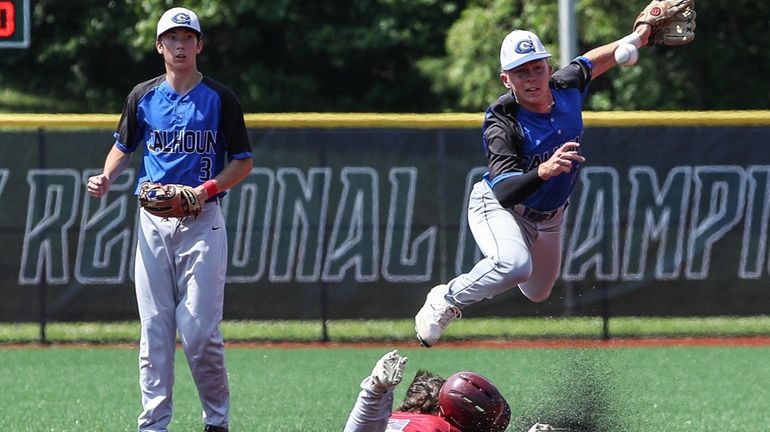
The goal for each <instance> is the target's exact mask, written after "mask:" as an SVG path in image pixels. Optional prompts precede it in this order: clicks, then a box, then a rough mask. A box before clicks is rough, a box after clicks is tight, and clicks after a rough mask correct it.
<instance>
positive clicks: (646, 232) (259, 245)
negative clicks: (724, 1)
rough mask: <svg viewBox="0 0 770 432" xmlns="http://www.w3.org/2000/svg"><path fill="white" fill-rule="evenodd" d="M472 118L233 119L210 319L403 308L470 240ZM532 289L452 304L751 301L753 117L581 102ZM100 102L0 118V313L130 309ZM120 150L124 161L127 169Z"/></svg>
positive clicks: (762, 248) (476, 162)
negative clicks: (556, 275) (80, 109)
mask: <svg viewBox="0 0 770 432" xmlns="http://www.w3.org/2000/svg"><path fill="white" fill-rule="evenodd" d="M481 117H482V116H481V114H435V115H410V114H297V113H293V114H269V115H256V114H255V115H247V126H248V127H249V134H250V139H251V143H252V149H253V153H254V157H255V166H254V169H253V171H252V172H251V175H250V176H249V177H248V178H247V179H246V180H245V181H244V182H243V183H242V184H241V185H239V186H238V187H237V188H235V189H233V190H232V191H230V193H229V194H228V195H227V197H226V198H225V200H224V202H223V209H224V211H225V214H226V219H227V221H228V227H227V228H228V236H229V251H230V255H229V265H228V286H227V294H226V300H225V318H226V319H318V318H321V319H340V318H390V317H392V318H405V317H411V316H413V315H414V313H415V312H416V311H417V309H418V308H419V307H420V305H421V303H422V301H423V299H424V295H425V293H426V292H427V290H428V289H429V288H430V287H432V286H433V285H435V284H437V283H439V282H442V281H446V280H448V279H449V278H451V277H453V276H455V275H456V274H458V273H460V272H463V271H465V270H468V269H469V268H470V267H471V266H472V265H473V263H474V262H475V261H476V260H477V259H478V257H479V255H478V254H479V253H478V250H477V248H476V247H475V244H474V242H473V238H472V235H471V234H470V231H469V230H468V226H467V223H466V210H465V208H466V201H467V195H468V192H469V190H470V187H471V185H472V184H473V183H474V182H475V181H477V180H478V179H479V178H480V176H481V175H482V174H483V173H484V171H485V170H484V163H485V161H484V156H483V153H482V147H481V140H480V123H481ZM585 120H586V133H585V137H584V144H583V152H584V155H585V157H586V159H587V164H586V166H585V167H584V169H583V170H582V172H581V175H580V178H579V184H578V187H577V188H576V190H575V191H574V192H573V195H572V198H571V200H570V205H569V207H568V212H567V220H566V231H565V236H564V248H563V249H564V260H563V267H562V272H561V277H560V280H559V282H558V283H557V286H556V288H555V290H554V294H553V296H552V297H551V299H549V300H548V301H546V302H544V303H542V304H533V303H531V302H529V301H527V300H526V299H524V297H523V296H522V295H521V294H520V293H519V292H518V291H517V290H515V289H514V290H511V291H509V292H507V293H506V294H504V295H501V296H499V297H497V298H495V299H493V300H489V301H484V302H482V303H480V304H478V305H476V306H474V308H469V309H468V311H467V315H468V316H475V317H478V316H529V315H532V316H553V315H564V314H571V315H599V314H610V315H652V316H691V315H755V314H768V313H770V283H769V282H770V275H769V273H770V252H769V251H768V247H767V246H768V241H769V240H770V239H769V238H768V223H769V221H770V138H769V136H770V112H764V111H746V112H684V113H679V112H677V113H660V112H656V113H649V112H633V113H628V112H625V113H586V115H585ZM116 123H117V116H115V115H0V148H1V149H2V155H3V156H2V159H0V198H1V199H0V206H2V211H1V212H0V244H2V245H3V246H4V247H3V248H2V249H0V321H38V320H40V319H41V318H42V319H45V320H56V321H69V320H123V319H134V318H136V317H137V314H136V303H135V300H134V293H133V283H132V271H131V269H132V268H133V256H134V255H133V244H134V241H135V239H134V238H135V232H134V229H135V223H136V214H137V205H136V200H135V198H134V196H133V193H132V191H133V186H134V182H135V180H136V172H137V171H136V170H137V169H138V166H136V165H134V166H133V167H132V168H131V169H130V170H128V171H127V172H125V173H124V174H123V175H121V176H120V177H119V178H118V179H117V180H116V182H115V183H114V185H113V187H112V189H111V191H110V193H109V194H108V195H107V196H106V197H105V198H103V199H100V200H99V199H93V198H90V197H89V196H88V195H87V194H86V193H85V180H86V179H87V178H88V176H90V175H93V174H95V173H98V172H100V167H101V166H102V163H103V160H104V156H105V155H106V153H107V151H108V150H109V148H110V146H111V145H112V143H113V140H114V138H113V135H112V134H113V131H114V128H115V125H116ZM138 160H139V158H138V157H137V158H135V159H134V162H135V163H138Z"/></svg>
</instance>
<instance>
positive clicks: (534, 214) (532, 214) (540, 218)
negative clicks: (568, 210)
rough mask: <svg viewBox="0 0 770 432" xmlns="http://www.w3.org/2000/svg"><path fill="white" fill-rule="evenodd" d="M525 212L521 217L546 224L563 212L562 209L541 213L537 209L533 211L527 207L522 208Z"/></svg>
mask: <svg viewBox="0 0 770 432" xmlns="http://www.w3.org/2000/svg"><path fill="white" fill-rule="evenodd" d="M522 208H523V210H522V212H521V215H522V216H524V217H525V218H527V219H529V220H531V221H532V222H545V221H547V220H549V219H551V218H552V217H554V216H555V215H556V213H558V212H559V210H561V207H559V208H557V209H555V210H549V211H539V210H535V209H531V208H529V207H526V206H522Z"/></svg>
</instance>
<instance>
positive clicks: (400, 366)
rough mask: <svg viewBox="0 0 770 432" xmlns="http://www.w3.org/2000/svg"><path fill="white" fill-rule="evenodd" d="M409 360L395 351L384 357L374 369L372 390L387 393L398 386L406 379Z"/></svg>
mask: <svg viewBox="0 0 770 432" xmlns="http://www.w3.org/2000/svg"><path fill="white" fill-rule="evenodd" d="M407 360H408V359H407V358H406V357H404V356H401V355H399V354H398V350H393V351H391V352H389V353H387V354H385V355H384V356H382V357H381V358H380V359H379V360H377V363H376V364H375V365H374V369H372V390H374V391H375V392H376V393H385V392H386V391H388V390H390V389H392V388H393V387H395V386H397V385H398V384H399V383H400V382H401V379H402V378H403V377H404V369H406V362H407Z"/></svg>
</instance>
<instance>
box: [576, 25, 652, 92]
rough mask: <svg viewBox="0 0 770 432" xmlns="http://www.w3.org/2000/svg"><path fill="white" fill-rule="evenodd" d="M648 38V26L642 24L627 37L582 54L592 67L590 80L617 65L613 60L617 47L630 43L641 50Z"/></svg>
mask: <svg viewBox="0 0 770 432" xmlns="http://www.w3.org/2000/svg"><path fill="white" fill-rule="evenodd" d="M649 37H650V26H649V25H644V24H642V25H639V26H637V27H636V29H634V31H633V32H631V33H630V34H629V35H628V36H624V37H622V38H620V39H618V40H616V41H615V42H611V43H608V44H606V45H602V46H600V47H597V48H594V49H592V50H590V51H588V52H587V53H585V54H583V57H586V58H587V59H589V60H591V63H593V65H594V67H593V70H592V74H591V76H592V78H591V79H595V78H596V77H598V76H600V75H602V74H603V73H605V72H607V71H608V70H610V69H612V67H614V66H616V65H617V64H618V62H617V61H616V60H615V49H616V48H617V47H618V46H619V45H621V44H624V43H630V44H631V45H634V46H635V47H636V48H641V47H643V46H645V45H647V41H648V39H649Z"/></svg>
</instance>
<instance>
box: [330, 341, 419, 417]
mask: <svg viewBox="0 0 770 432" xmlns="http://www.w3.org/2000/svg"><path fill="white" fill-rule="evenodd" d="M406 363H407V358H406V357H404V356H401V355H399V354H398V350H393V351H391V352H389V353H387V354H385V355H383V356H382V357H380V359H379V360H377V363H376V364H375V365H374V369H372V373H371V375H369V376H368V377H366V378H364V380H363V381H362V382H361V391H360V392H359V393H358V398H357V399H356V403H355V405H354V406H353V410H352V411H351V412H350V416H349V417H348V421H347V423H346V424H345V429H344V432H384V431H385V429H387V427H388V419H389V418H390V414H391V412H392V411H393V388H394V387H396V386H397V385H398V384H399V383H400V382H401V379H402V378H403V377H404V370H405V369H406Z"/></svg>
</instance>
